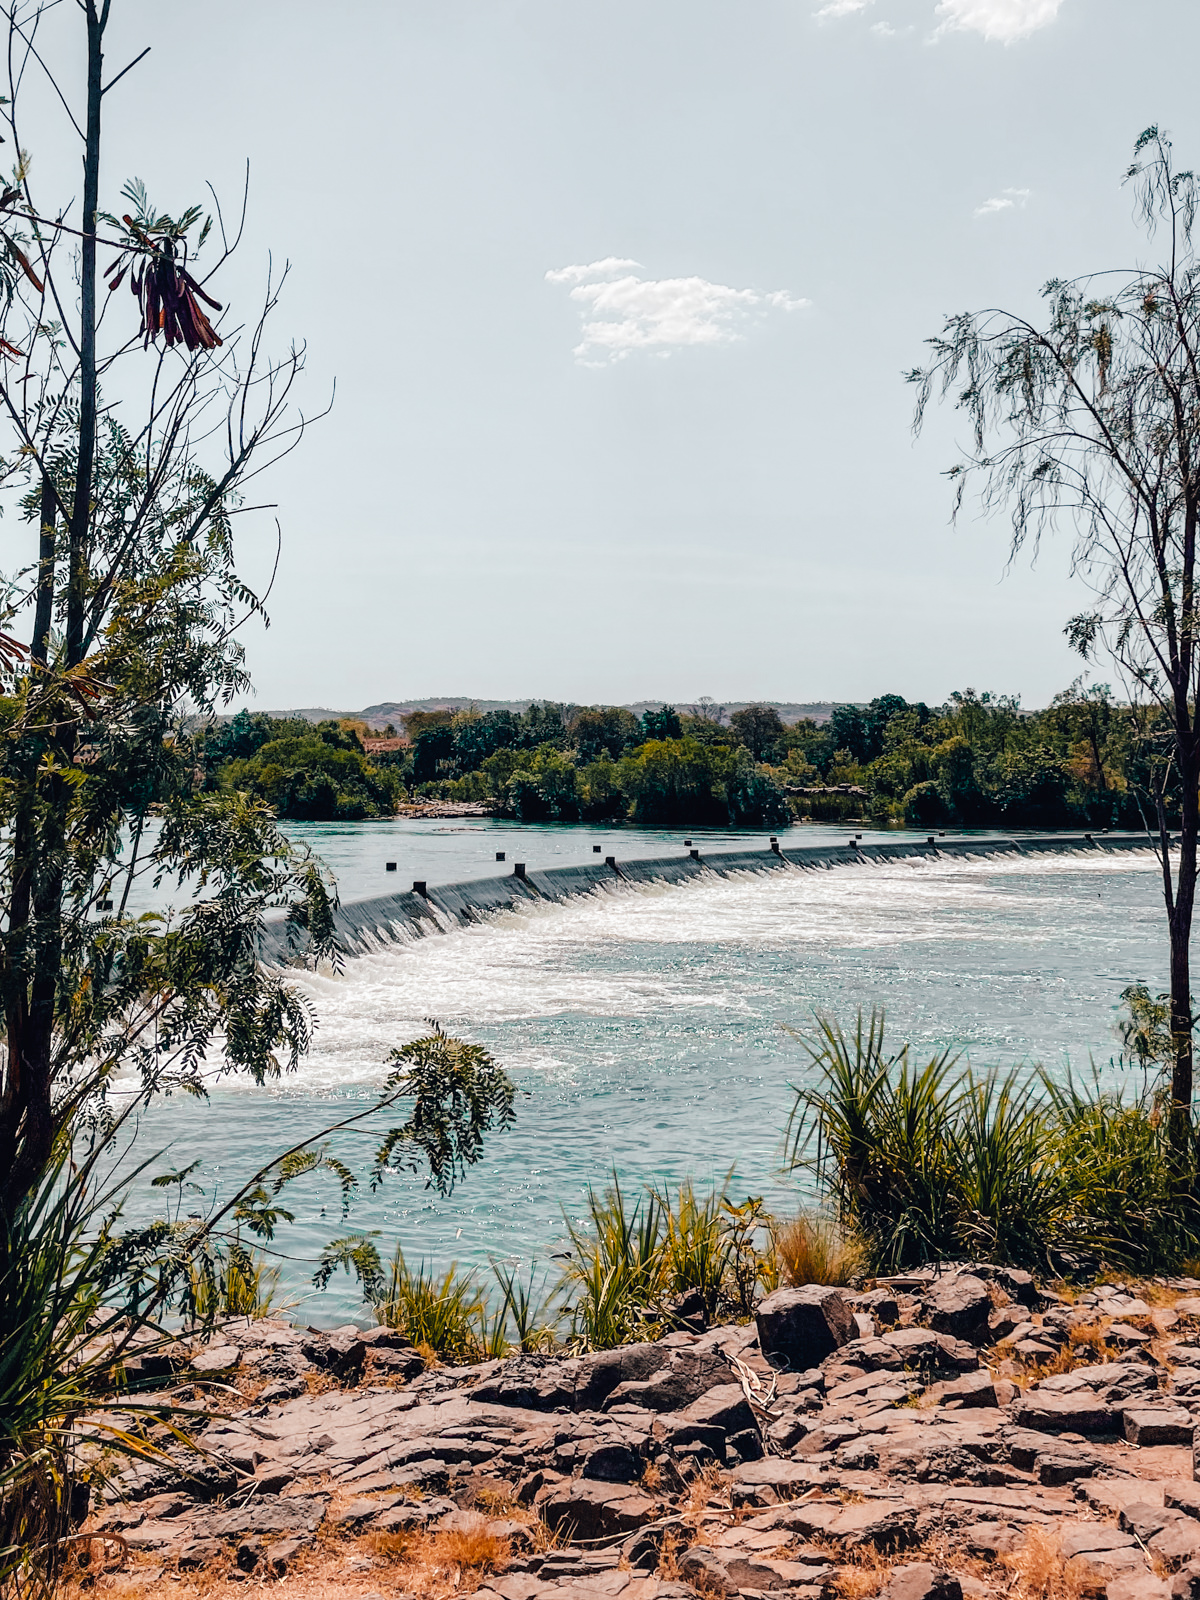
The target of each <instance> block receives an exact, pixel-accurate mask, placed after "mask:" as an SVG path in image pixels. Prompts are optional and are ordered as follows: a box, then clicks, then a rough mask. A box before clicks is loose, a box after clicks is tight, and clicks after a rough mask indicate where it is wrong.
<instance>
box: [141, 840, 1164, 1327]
mask: <svg viewBox="0 0 1200 1600" xmlns="http://www.w3.org/2000/svg"><path fill="white" fill-rule="evenodd" d="M290 831H293V832H295V833H297V834H302V835H303V836H305V837H306V838H307V839H308V841H309V842H310V843H311V844H312V845H313V847H314V848H315V849H318V850H319V851H320V853H321V854H322V855H323V857H324V858H325V859H326V860H327V861H328V862H329V864H330V865H331V867H333V868H334V869H335V870H336V871H337V873H338V876H339V881H340V883H341V885H342V893H343V895H344V897H345V898H347V899H350V898H357V897H359V896H364V895H368V894H374V893H379V892H384V891H385V890H387V889H391V888H395V887H402V888H407V887H408V886H409V883H408V880H409V879H411V878H422V877H423V878H425V879H426V880H427V881H428V882H430V883H431V884H433V883H437V882H448V881H457V880H460V879H463V878H470V877H477V876H480V875H482V874H483V873H484V872H485V871H493V872H505V871H507V870H511V868H510V866H509V865H508V863H510V862H512V861H513V860H514V859H523V860H525V861H526V862H527V864H528V865H529V867H530V868H531V870H532V869H534V868H536V867H539V866H551V865H564V864H569V863H571V862H575V861H583V860H587V859H589V858H590V856H591V853H592V850H591V847H592V845H593V844H594V843H599V844H601V845H602V847H603V850H604V853H605V854H616V855H617V856H618V858H619V857H620V855H621V854H622V853H624V854H626V855H628V856H632V855H635V854H636V855H642V856H647V855H656V854H657V855H660V854H664V853H667V851H668V849H669V850H680V849H681V848H682V843H683V838H684V835H683V834H682V833H681V832H680V831H679V830H670V831H664V830H651V829H637V830H635V829H631V828H626V829H612V830H596V829H591V828H587V827H585V826H575V827H570V826H561V827H545V828H538V827H528V826H526V827H520V826H518V825H515V824H503V823H490V822H489V823H452V822H438V823H431V822H423V823H408V824H405V823H402V822H389V823H383V824H370V825H366V826H363V825H344V826H339V825H336V824H313V825H310V826H309V827H307V828H295V829H292V830H290ZM845 835H846V829H845V828H844V827H838V828H836V829H833V828H831V829H824V828H813V827H808V828H804V829H799V828H797V829H793V830H791V832H790V834H789V836H788V840H787V844H788V847H789V849H790V848H792V847H793V846H795V845H803V844H805V843H808V842H812V843H818V842H821V843H824V842H827V841H828V840H830V839H834V840H842V839H844V837H845ZM693 836H694V835H688V837H693ZM720 837H721V839H722V840H724V841H726V842H727V843H728V846H729V847H730V848H736V847H737V846H738V845H739V844H740V843H743V842H744V841H746V840H747V839H750V838H753V839H755V840H757V841H758V842H759V843H762V842H763V841H762V836H761V835H745V834H731V833H729V834H722V835H721V836H720ZM875 837H878V838H884V837H887V836H886V835H873V834H871V833H870V832H869V830H864V839H866V840H870V839H872V838H875ZM891 837H893V838H894V837H895V835H892V836H891ZM705 843H706V848H707V849H709V850H711V849H715V848H718V847H719V846H718V843H717V840H716V839H715V838H714V837H713V835H712V834H709V835H706V836H705ZM498 849H504V850H505V854H506V857H507V861H506V863H505V864H502V865H497V864H496V863H495V852H496V850H498ZM387 860H395V861H396V862H397V870H396V874H395V875H393V874H386V876H385V873H386V865H385V863H386V861H387ZM1165 948H1166V947H1165V937H1164V920H1163V914H1162V905H1161V880H1160V879H1159V877H1158V873H1157V863H1156V861H1155V858H1154V857H1153V855H1152V854H1151V853H1150V852H1149V851H1146V852H1138V853H1137V854H1133V855H1129V856H1125V857H1114V856H1093V857H1089V856H1074V855H1064V856H1057V855H1054V856H1045V857H1042V858H1040V859H1037V860H1030V859H1005V858H997V859H995V860H988V859H980V860H974V861H968V862H946V861H941V862H939V861H931V860H915V859H914V860H905V861H902V862H893V863H887V864H872V865H865V864H864V865H858V866H849V867H844V868H837V869H835V870H831V871H817V872H794V873H792V872H775V873H772V874H769V875H762V876H759V875H747V876H745V877H738V878H732V879H717V878H714V879H712V880H710V881H705V882H702V883H698V884H685V885H682V886H677V887H675V886H665V885H664V886H658V887H654V888H637V889H627V890H624V891H620V892H615V893H607V894H604V895H600V896H596V897H589V898H585V899H582V900H578V901H573V902H568V903H566V904H560V905H544V904H543V905H532V906H530V907H528V908H523V909H521V910H520V911H517V912H513V913H505V914H503V915H501V916H498V917H495V918H494V919H492V920H490V921H488V922H486V923H483V924H480V925H476V926H473V927H470V928H466V929H463V930H461V931H458V932H454V933H451V934H448V935H445V936H435V937H431V938H426V939H422V940H417V941H415V942H412V943H408V944H401V945H396V946H393V947H391V948H388V949H387V950H385V951H383V952H380V953H376V954H372V955H367V956H362V957H358V958H355V959H352V960H350V961H348V962H346V964H345V967H344V970H343V971H342V972H341V973H340V974H338V975H335V974H333V973H329V972H325V973H308V974H300V975H298V976H297V978H296V982H297V983H298V984H299V985H300V987H301V989H302V990H303V992H304V993H305V995H306V996H307V997H308V999H309V1001H310V1002H311V1004H312V1007H313V1009H314V1012H315V1014H316V1017H317V1019H318V1029H317V1034H316V1040H315V1044H314V1048H313V1049H312V1051H311V1052H310V1054H309V1055H308V1057H307V1058H306V1060H305V1062H304V1064H303V1066H302V1068H301V1070H300V1072H299V1073H298V1074H297V1075H296V1076H295V1077H293V1078H291V1079H289V1080H287V1081H286V1082H284V1083H282V1084H279V1085H276V1086H273V1087H270V1088H267V1089H255V1088H253V1087H252V1086H239V1087H224V1088H220V1089H217V1090H215V1091H214V1093H213V1095H212V1098H211V1100H210V1102H209V1103H208V1104H207V1105H199V1106H198V1105H195V1104H193V1103H190V1102H189V1103H180V1102H169V1103H167V1104H166V1105H164V1106H160V1107H159V1108H157V1109H156V1110H155V1111H154V1112H153V1113H152V1114H150V1115H149V1116H148V1117H147V1118H146V1119H145V1123H144V1126H143V1129H142V1137H141V1139H140V1148H141V1150H142V1151H143V1152H144V1151H145V1150H148V1149H151V1150H158V1149H162V1150H163V1152H164V1153H163V1156H162V1158H161V1162H160V1165H161V1166H166V1165H167V1164H168V1163H170V1164H172V1165H176V1164H182V1163H184V1162H186V1161H190V1160H194V1159H197V1158H200V1159H202V1160H203V1163H204V1166H203V1170H202V1172H201V1173H198V1174H197V1178H198V1179H199V1181H200V1182H201V1183H203V1184H204V1186H205V1189H206V1195H205V1198H204V1200H203V1201H200V1202H192V1203H193V1204H201V1205H202V1204H207V1203H208V1201H209V1200H211V1198H212V1197H213V1195H214V1194H223V1193H227V1192H228V1191H229V1188H230V1187H231V1186H232V1185H233V1184H235V1183H236V1182H237V1181H238V1180H240V1179H241V1178H242V1177H243V1176H244V1175H245V1174H246V1173H248V1172H249V1171H251V1170H253V1169H254V1168H255V1167H256V1166H257V1165H258V1164H259V1163H260V1162H261V1161H263V1160H265V1159H266V1158H267V1156H268V1155H269V1154H271V1153H273V1152H274V1151H277V1150H282V1149H283V1148H286V1146H287V1145H288V1144H289V1143H291V1142H292V1141H293V1140H295V1139H296V1138H298V1137H300V1136H302V1135H303V1134H305V1133H308V1132H315V1131H317V1130H318V1129H319V1128H321V1127H323V1126H325V1125H326V1124H328V1123H330V1122H333V1121H335V1120H336V1119H337V1118H338V1117H339V1116H342V1115H345V1114H346V1113H347V1112H348V1111H351V1110H353V1109H355V1108H357V1107H360V1106H362V1105H363V1104H365V1103H367V1101H368V1097H369V1095H370V1093H371V1091H372V1088H373V1086H377V1085H378V1084H379V1083H380V1081H381V1080H382V1078H383V1076H384V1072H385V1066H384V1063H385V1060H386V1057H387V1054H388V1051H389V1050H390V1049H392V1048H393V1047H394V1046H396V1045H398V1044H401V1043H403V1042H404V1041H405V1040H407V1039H410V1038H412V1037H414V1036H415V1035H416V1034H418V1033H420V1032H422V1031H424V1027H425V1022H424V1019H426V1018H430V1017H435V1018H437V1019H438V1020H439V1021H440V1022H442V1023H443V1024H444V1025H445V1026H446V1027H447V1028H449V1029H450V1030H452V1031H455V1032H461V1033H462V1034H464V1035H465V1036H467V1037H469V1038H472V1039H476V1040H479V1041H481V1042H483V1043H484V1044H486V1045H487V1046H488V1047H489V1048H490V1049H491V1050H493V1051H494V1052H495V1054H496V1056H497V1057H498V1058H499V1060H500V1061H502V1062H503V1064H504V1065H505V1066H506V1067H507V1068H508V1069H509V1071H510V1072H511V1073H512V1075H513V1077H514V1079H515V1080H516V1082H517V1084H518V1086H519V1089H520V1091H521V1092H520V1098H519V1102H518V1120H517V1124H516V1127H515V1128H514V1129H513V1130H512V1131H510V1132H509V1133H507V1134H505V1135H503V1136H502V1137H498V1138H496V1139H494V1140H493V1141H492V1142H491V1143H490V1144H489V1146H488V1148H487V1151H486V1153H485V1156H484V1159H483V1160H482V1162H481V1163H480V1164H479V1166H478V1167H476V1168H475V1169H474V1170H472V1171H471V1172H470V1174H469V1175H468V1177H467V1179H466V1181H465V1183H464V1184H463V1185H462V1186H461V1187H460V1188H459V1189H457V1190H456V1191H455V1193H454V1195H453V1196H452V1197H451V1198H450V1199H448V1200H442V1199H440V1198H439V1197H438V1196H437V1195H436V1194H434V1193H432V1192H431V1191H427V1190H425V1189H424V1188H423V1186H422V1184H421V1183H420V1181H418V1180H416V1179H413V1178H408V1177H397V1178H392V1179H389V1180H388V1181H387V1183H386V1184H385V1185H384V1187H383V1188H382V1189H381V1190H380V1191H378V1192H377V1193H375V1194H371V1193H369V1192H367V1191H366V1190H365V1186H364V1192H361V1193H360V1196H359V1198H358V1199H357V1200H356V1203H355V1205H354V1207H353V1210H352V1212H351V1216H350V1218H349V1221H348V1222H347V1223H343V1222H342V1221H341V1219H340V1215H339V1208H338V1205H337V1200H336V1194H335V1193H334V1192H333V1190H332V1189H329V1190H324V1191H322V1192H321V1195H320V1198H318V1193H317V1189H316V1188H315V1187H314V1188H311V1189H310V1190H308V1191H307V1192H305V1193H304V1194H303V1195H298V1200H299V1203H298V1205H297V1213H298V1215H297V1221H296V1223H295V1224H294V1225H293V1226H291V1227H289V1228H286V1229H285V1230H284V1232H283V1233H282V1234H281V1236H280V1245H281V1249H282V1252H283V1255H284V1256H285V1257H286V1259H285V1260H284V1262H283V1269H284V1274H285V1287H286V1291H287V1293H288V1294H289V1296H290V1297H292V1298H293V1299H295V1300H296V1301H297V1302H298V1309H297V1313H296V1314H297V1315H302V1316H304V1317H306V1318H307V1319H308V1320H311V1321H314V1322H320V1323H329V1322H330V1321H344V1320H346V1319H347V1318H348V1317H349V1316H352V1315H355V1314H356V1313H357V1312H358V1310H359V1303H358V1300H357V1295H356V1291H355V1290H354V1288H353V1287H352V1285H350V1283H349V1282H348V1280H346V1279H345V1278H340V1279H336V1280H335V1281H334V1283H333V1284H332V1285H331V1287H330V1289H329V1290H328V1291H327V1292H325V1293H324V1294H321V1295H316V1294H314V1293H313V1292H312V1290H311V1288H310V1287H309V1286H308V1282H307V1279H308V1275H309V1273H310V1272H311V1261H312V1258H313V1257H314V1255H315V1254H316V1251H317V1249H318V1248H319V1246H320V1244H321V1242H323V1241H324V1240H326V1239H328V1238H330V1237H331V1236H333V1235H334V1234H336V1233H338V1232H344V1231H346V1230H347V1229H349V1228H354V1229H373V1230H378V1242H379V1243H380V1245H381V1247H382V1248H384V1250H385V1252H390V1250H391V1248H392V1246H393V1245H394V1243H395V1242H396V1241H397V1240H399V1241H400V1242H401V1243H402V1244H403V1246H404V1248H405V1251H406V1253H407V1254H408V1255H409V1256H410V1258H421V1257H423V1256H424V1257H427V1258H430V1259H434V1260H436V1261H438V1262H439V1263H442V1264H446V1263H448V1262H449V1261H450V1260H451V1259H455V1258H456V1259H458V1260H459V1261H461V1262H464V1263H466V1262H472V1263H482V1262H485V1261H486V1258H487V1256H488V1255H489V1254H492V1255H496V1256H500V1257H503V1258H506V1259H515V1260H519V1261H521V1262H527V1261H529V1260H530V1259H532V1258H533V1257H535V1256H536V1257H540V1258H543V1259H544V1258H545V1257H546V1256H547V1255H548V1254H549V1252H550V1251H551V1250H552V1249H553V1248H554V1247H555V1244H556V1241H557V1240H559V1239H560V1238H561V1235H562V1220H561V1219H562V1210H563V1209H564V1208H565V1209H567V1210H568V1211H569V1212H570V1214H571V1215H578V1214H579V1212H580V1210H581V1207H582V1201H583V1196H584V1193H585V1189H586V1185H587V1184H588V1183H589V1182H595V1183H603V1182H604V1181H605V1178H606V1176H607V1174H608V1173H609V1172H610V1170H611V1169H612V1168H614V1167H615V1168H616V1169H617V1170H618V1171H619V1172H620V1174H621V1175H622V1178H623V1179H626V1180H628V1181H629V1182H630V1183H631V1184H636V1183H637V1182H640V1181H642V1180H647V1179H653V1180H666V1181H668V1182H674V1181H677V1180H679V1179H680V1178H682V1177H684V1176H686V1175H688V1174H691V1175H692V1176H694V1177H695V1178H696V1179H697V1181H698V1182H701V1183H704V1184H708V1183H710V1182H720V1181H722V1180H723V1179H724V1176H725V1174H726V1172H727V1171H728V1170H729V1169H730V1168H731V1167H736V1173H735V1176H734V1178H733V1180H732V1192H733V1193H734V1195H735V1197H736V1198H739V1199H740V1198H742V1197H743V1196H744V1195H745V1194H747V1193H750V1192H752V1193H755V1194H765V1195H766V1196H767V1198H768V1200H769V1202H770V1203H771V1204H772V1205H773V1206H775V1207H779V1208H785V1209H786V1208H789V1207H790V1208H795V1207H796V1206H797V1205H798V1204H800V1203H801V1201H802V1200H803V1198H804V1185H803V1183H802V1182H801V1181H800V1180H798V1179H797V1178H795V1177H789V1176H787V1175H785V1174H784V1173H783V1172H782V1171H781V1169H780V1156H781V1148H782V1134H783V1130H784V1125H785V1122H786V1119H787V1114H788V1111H789V1109H790V1106H791V1094H790V1091H789V1085H791V1084H794V1083H797V1082H802V1081H806V1079H807V1077H808V1076H809V1075H810V1073H811V1069H810V1068H809V1067H808V1064H807V1057H806V1054H805V1051H804V1048H803V1045H802V1043H801V1040H800V1039H799V1038H798V1037H797V1031H799V1032H800V1033H803V1031H804V1030H805V1029H806V1028H807V1027H809V1026H810V1025H811V1022H812V1017H813V1014H814V1012H815V1011H818V1010H820V1011H825V1012H829V1013H831V1014H833V1015H835V1016H837V1017H838V1018H840V1019H841V1020H842V1021H843V1022H844V1023H845V1024H847V1025H850V1024H852V1023H853V1020H854V1017H855V1013H856V1011H857V1010H858V1008H860V1007H862V1008H864V1009H869V1008H870V1007H872V1006H882V1007H884V1008H885V1009H886V1012H887V1018H888V1032H889V1036H890V1039H891V1040H892V1041H893V1043H894V1044H899V1043H900V1042H901V1041H903V1040H906V1039H907V1040H910V1041H911V1042H912V1044H913V1046H914V1047H915V1048H916V1049H918V1050H919V1051H922V1052H932V1051H934V1050H937V1049H940V1048H942V1047H944V1046H945V1045H947V1044H953V1045H956V1046H958V1047H960V1048H962V1049H963V1050H964V1051H965V1052H966V1053H967V1054H968V1055H969V1058H970V1060H971V1061H972V1063H973V1064H975V1065H976V1066H979V1067H986V1066H992V1065H998V1066H1008V1065H1011V1064H1013V1063H1016V1062H1035V1061H1036V1062H1041V1063H1044V1064H1045V1065H1046V1066H1047V1067H1048V1068H1050V1069H1052V1070H1054V1071H1056V1072H1065V1071H1066V1070H1067V1069H1068V1067H1071V1068H1073V1069H1082V1070H1085V1071H1086V1070H1087V1069H1088V1067H1089V1061H1090V1060H1091V1059H1095V1061H1096V1062H1097V1063H1098V1064H1100V1065H1102V1066H1103V1065H1104V1064H1106V1063H1107V1062H1108V1061H1109V1058H1110V1057H1111V1056H1112V1055H1113V1054H1114V1053H1115V1049H1116V1041H1115V1036H1114V1031H1113V1030H1114V1024H1115V1021H1116V1016H1117V1008H1118V1000H1119V994H1120V991H1121V989H1122V988H1123V987H1124V986H1125V985H1126V984H1127V983H1129V982H1131V981H1132V980H1134V979H1142V980H1144V981H1146V982H1148V983H1149V984H1150V985H1151V986H1152V987H1153V988H1156V989H1157V988H1161V987H1162V986H1163V983H1164V975H1165V969H1166V955H1165ZM370 1148H371V1145H370V1141H369V1140H368V1139H366V1138H364V1137H363V1136H361V1135H360V1136H350V1135H342V1136H341V1137H340V1138H339V1140H338V1142H337V1153H338V1154H339V1155H342V1156H344V1157H345V1158H346V1159H348V1160H350V1161H351V1162H352V1164H354V1165H355V1166H356V1167H358V1168H359V1169H362V1168H365V1166H366V1165H367V1164H368V1162H369V1155H370ZM322 1200H323V1201H324V1206H323V1207H322V1203H321V1202H322Z"/></svg>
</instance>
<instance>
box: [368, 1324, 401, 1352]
mask: <svg viewBox="0 0 1200 1600" xmlns="http://www.w3.org/2000/svg"><path fill="white" fill-rule="evenodd" d="M358 1337H359V1338H360V1339H361V1340H362V1342H363V1344H364V1345H366V1347H367V1349H368V1350H411V1349H412V1340H411V1339H410V1338H409V1337H408V1335H407V1334H406V1333H401V1332H400V1330H399V1328H389V1327H388V1326H387V1324H386V1323H384V1322H380V1323H378V1324H377V1325H376V1326H375V1327H374V1328H366V1329H364V1330H363V1332H361V1333H360V1334H359V1335H358Z"/></svg>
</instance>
